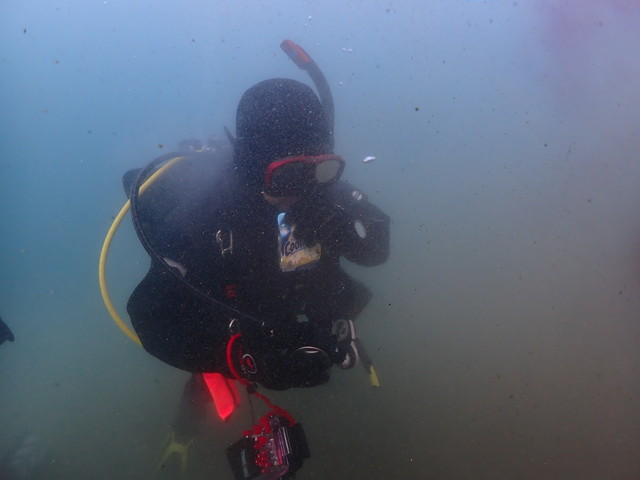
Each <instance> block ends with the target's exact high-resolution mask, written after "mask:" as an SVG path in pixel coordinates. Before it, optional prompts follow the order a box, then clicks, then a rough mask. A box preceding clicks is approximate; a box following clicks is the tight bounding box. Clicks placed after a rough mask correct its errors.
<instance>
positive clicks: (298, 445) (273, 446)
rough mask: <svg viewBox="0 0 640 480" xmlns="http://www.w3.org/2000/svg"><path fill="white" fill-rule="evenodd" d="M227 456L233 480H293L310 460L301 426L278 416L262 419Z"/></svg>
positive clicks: (273, 415) (229, 449)
mask: <svg viewBox="0 0 640 480" xmlns="http://www.w3.org/2000/svg"><path fill="white" fill-rule="evenodd" d="M226 453H227V458H228V459H229V463H230V464H231V469H232V470H233V473H234V475H235V478H236V480H249V479H253V480H277V479H279V478H283V479H288V478H294V476H295V472H297V471H298V470H300V468H301V467H302V462H303V461H304V459H305V458H309V456H310V454H309V446H308V445H307V439H306V437H305V435H304V430H303V429H302V425H300V424H299V423H296V424H294V425H292V422H290V421H289V419H287V418H285V417H284V416H282V415H279V414H277V413H269V414H267V415H265V416H264V417H262V418H261V419H260V421H259V422H258V424H257V425H256V426H254V427H253V429H252V430H247V431H245V432H244V434H243V437H242V438H241V439H240V440H238V441H237V442H235V443H234V444H233V445H231V446H230V447H229V448H227V450H226Z"/></svg>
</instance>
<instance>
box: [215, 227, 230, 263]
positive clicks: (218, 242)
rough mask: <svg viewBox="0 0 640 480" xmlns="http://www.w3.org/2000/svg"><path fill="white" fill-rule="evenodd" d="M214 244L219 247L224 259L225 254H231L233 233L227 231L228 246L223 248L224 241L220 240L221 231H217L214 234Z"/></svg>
mask: <svg viewBox="0 0 640 480" xmlns="http://www.w3.org/2000/svg"><path fill="white" fill-rule="evenodd" d="M216 243H217V244H218V247H220V253H221V254H222V256H223V257H226V256H227V254H229V253H233V232H232V231H231V230H229V243H228V246H226V247H225V246H224V239H223V238H222V230H218V231H217V232H216Z"/></svg>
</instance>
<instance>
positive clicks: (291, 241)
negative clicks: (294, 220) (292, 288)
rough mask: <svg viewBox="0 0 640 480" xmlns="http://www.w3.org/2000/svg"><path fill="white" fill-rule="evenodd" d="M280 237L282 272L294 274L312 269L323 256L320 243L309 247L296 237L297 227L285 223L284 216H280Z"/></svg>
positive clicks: (279, 248) (279, 247)
mask: <svg viewBox="0 0 640 480" xmlns="http://www.w3.org/2000/svg"><path fill="white" fill-rule="evenodd" d="M278 226H279V227H280V237H279V238H278V250H279V251H280V270H281V271H283V272H293V271H296V270H304V269H308V268H312V267H313V266H314V265H315V264H316V263H317V262H318V261H319V260H320V256H321V255H322V248H321V246H320V244H319V243H316V244H315V245H312V246H310V247H308V246H307V245H305V244H304V242H302V241H301V240H297V239H296V237H295V226H293V227H290V226H289V225H288V224H287V223H285V219H284V214H280V215H278Z"/></svg>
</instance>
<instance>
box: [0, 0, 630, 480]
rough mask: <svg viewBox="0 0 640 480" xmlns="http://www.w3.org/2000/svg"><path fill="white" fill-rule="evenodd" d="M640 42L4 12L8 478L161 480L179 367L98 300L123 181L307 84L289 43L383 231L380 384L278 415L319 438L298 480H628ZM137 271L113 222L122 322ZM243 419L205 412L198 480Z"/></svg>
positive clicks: (553, 31)
mask: <svg viewBox="0 0 640 480" xmlns="http://www.w3.org/2000/svg"><path fill="white" fill-rule="evenodd" d="M533 5H535V6H533ZM639 22H640V4H638V2H637V1H635V0H602V1H600V2H588V3H586V2H582V1H578V0H538V1H536V2H523V1H511V2H498V1H471V0H467V1H463V0H449V1H444V0H441V1H433V0H427V1H417V0H413V2H411V1H406V2H396V1H378V0H374V1H354V2H338V1H334V0H332V1H324V2H311V1H293V0H282V1H278V2H267V1H264V2H260V1H244V2H239V1H235V2H205V1H195V0H187V1H183V2H152V1H150V0H144V1H138V2H124V1H121V0H108V1H103V0H97V1H86V0H83V1H79V0H69V1H66V2H44V1H41V0H32V1H30V2H23V1H18V0H5V1H4V2H2V5H0V27H1V28H0V39H1V41H0V64H1V66H2V75H0V92H2V109H1V112H2V113H1V114H0V153H1V157H0V158H1V160H0V196H1V198H2V205H3V208H2V209H1V213H0V215H1V220H2V233H1V235H2V247H3V248H2V249H1V250H0V261H1V264H2V275H1V276H0V282H1V283H0V315H1V316H2V318H3V319H4V320H5V321H6V322H7V324H8V325H9V326H10V327H11V329H12V331H13V333H14V334H15V342H14V343H9V342H6V343H4V344H3V345H2V346H0V399H1V400H0V419H1V420H2V426H1V428H0V458H1V457H2V455H3V454H4V453H5V452H7V451H10V450H11V449H12V445H15V442H16V439H20V438H21V437H20V436H21V435H25V434H24V432H29V433H28V434H29V435H32V436H33V437H30V438H33V440H32V442H33V443H32V445H33V447H32V448H33V450H31V451H30V452H31V453H32V455H31V456H29V455H27V457H28V458H30V459H31V460H34V462H35V463H38V465H37V468H36V466H35V465H34V469H33V474H32V475H31V476H30V477H29V478H30V479H31V480H33V479H36V478H46V479H48V480H55V479H65V480H68V479H105V480H106V479H115V478H118V479H122V480H125V479H132V480H133V479H136V480H137V479H151V478H153V473H154V468H155V467H156V462H157V461H158V458H159V455H160V450H161V448H162V445H163V442H164V441H165V439H166V438H167V434H168V424H169V422H170V421H171V418H172V416H173V414H174V412H175V409H176V407H177V403H178V399H179V396H180V392H181V389H182V385H183V383H184V381H185V379H186V374H185V373H184V372H180V371H177V370H175V369H172V368H170V367H168V366H166V365H164V364H162V363H161V362H160V361H158V360H156V359H154V358H153V357H151V356H150V355H148V354H146V353H145V352H144V351H143V350H142V349H141V348H139V347H137V346H136V345H135V344H134V343H133V342H131V341H130V340H129V339H127V338H126V337H125V336H124V335H123V334H122V333H121V332H120V331H119V330H118V329H117V328H116V326H115V325H114V324H113V322H112V321H111V320H110V318H109V315H108V313H107V312H106V310H105V308H104V306H103V304H102V300H101V297H100V291H99V288H98V281H97V262H98V255H99V252H100V248H101V245H102V241H103V239H104V235H105V234H106V232H107V229H108V228H109V226H110V224H111V222H112V220H113V216H115V215H116V213H117V211H118V209H119V208H120V207H121V206H122V203H123V202H124V194H123V190H122V187H121V184H120V177H121V175H122V174H123V173H124V172H125V171H126V170H128V169H129V168H133V167H136V166H140V165H142V164H144V163H146V162H148V161H149V160H151V159H153V158H154V157H156V156H158V155H161V154H164V153H167V152H168V151H170V150H171V149H173V148H174V146H176V145H177V143H178V142H179V141H180V140H181V139H184V138H191V137H197V138H200V139H202V140H207V138H208V137H209V136H210V135H212V134H216V135H218V136H222V135H223V130H222V128H223V126H225V125H226V126H228V127H230V128H231V129H232V130H233V128H232V127H233V126H234V116H235V107H236V103H237V101H238V99H239V97H240V95H241V94H242V92H243V91H244V90H245V89H246V88H248V87H249V86H251V85H252V84H253V83H255V82H257V81H259V80H262V79H265V78H269V77H275V76H284V77H291V78H296V79H299V80H302V81H305V82H307V83H309V82H308V78H306V77H305V76H304V73H303V72H301V71H300V70H298V69H297V68H296V67H295V66H294V65H293V64H292V63H291V62H290V61H289V60H288V59H287V57H286V55H284V54H283V53H282V52H281V50H280V48H279V44H280V41H281V40H283V39H284V38H291V39H292V40H294V41H296V42H298V43H300V44H301V45H302V46H303V47H305V48H306V49H307V50H308V51H309V52H310V53H311V54H312V55H313V56H314V58H315V59H316V61H317V62H318V64H319V65H320V66H321V68H322V69H323V71H324V73H325V75H326V76H327V78H328V80H329V83H330V84H331V87H332V89H333V93H334V97H335V104H336V151H337V153H340V154H341V155H342V156H343V157H345V158H346V159H347V161H348V166H347V169H346V171H345V177H346V178H347V179H348V180H350V181H352V182H353V183H354V184H356V185H358V186H360V187H361V188H362V189H363V190H364V191H365V192H367V193H368V194H369V196H370V197H371V199H372V200H373V201H374V202H375V203H376V204H378V205H380V206H381V207H382V208H383V209H384V210H385V211H387V212H388V213H389V215H390V216H391V217H392V219H393V240H392V242H393V245H392V248H393V252H392V258H391V259H390V261H389V262H387V263H386V264H385V265H383V266H382V267H378V268H374V269H366V268H356V267H352V266H348V268H349V270H350V271H352V272H353V274H354V275H355V276H357V277H358V278H360V279H362V280H363V281H364V282H365V283H367V284H368V285H369V286H370V287H371V288H372V290H373V291H374V293H375V297H374V299H373V301H372V302H371V303H370V305H369V306H368V307H367V310H366V311H365V312H364V314H363V315H362V317H361V318H360V319H359V333H360V336H361V337H362V339H363V341H365V342H366V344H367V346H368V350H369V351H370V353H371V355H372V357H373V358H374V360H375V363H376V366H377V370H378V374H379V377H380V380H381V382H382V385H383V386H382V388H380V389H376V390H372V389H371V387H370V386H369V385H368V380H367V377H366V375H365V374H364V373H363V371H362V370H361V369H356V370H353V371H348V372H343V371H335V372H334V375H333V378H332V381H331V382H330V384H328V385H326V386H322V387H318V388H314V389H310V390H292V391H287V392H277V393H274V394H273V395H272V398H273V400H274V401H276V402H278V403H280V404H282V405H283V406H285V407H286V408H287V409H289V410H290V411H291V412H292V413H293V414H294V415H296V416H297V418H298V419H299V420H300V421H301V422H302V423H303V424H304V426H305V430H306V432H307V436H308V438H309V443H310V447H311V450H312V457H311V459H310V460H308V461H307V462H306V463H305V466H304V468H303V469H302V470H301V471H300V473H299V475H298V476H297V478H299V479H300V480H304V479H392V478H393V479H396V478H398V479H409V478H416V479H419V478H420V479H438V480H440V479H442V480H445V479H446V480H451V479H474V480H479V479H483V480H484V479H487V480H488V479H498V480H501V479H522V480H540V479H545V480H547V479H558V480H564V479H581V480H591V479H593V480H602V479H612V480H635V479H637V478H640V456H639V455H638V451H640V401H639V399H640V386H639V382H638V379H639V378H640V321H639V319H640V315H639V312H640V213H639V212H640V209H639V207H640V161H639V160H638V152H640V130H639V127H640V93H639V92H640V90H638V84H639V83H640V56H638V54H637V46H638V45H639V44H640V29H639V28H638V24H639ZM366 156H375V157H376V160H375V161H373V162H371V163H366V164H364V163H362V159H363V158H364V157H366ZM147 264H148V259H147V256H146V254H145V252H144V250H143V249H142V247H141V246H140V245H139V242H138V240H137V238H136V237H135V234H134V232H133V229H132V227H131V225H130V221H129V219H128V218H127V219H126V221H125V222H124V224H123V226H122V227H121V229H120V231H119V232H118V235H117V237H116V239H115V241H114V244H113V246H112V248H111V253H110V256H109V263H108V279H109V288H110V291H111V294H112V296H113V299H114V302H115V304H116V308H117V309H118V311H119V312H120V313H121V314H123V315H124V314H125V308H124V307H125V303H126V299H127V297H128V294H129V293H130V292H131V290H132V289H133V287H134V286H135V285H136V284H137V282H138V281H139V280H140V278H141V277H142V275H144V273H145V271H146V268H147ZM248 410H249V409H248V408H247V403H246V401H245V403H244V405H243V408H242V409H241V411H240V413H239V415H238V417H237V418H236V419H235V420H232V421H230V422H229V423H227V424H222V423H221V422H220V421H218V420H216V419H215V418H213V416H212V418H211V419H210V422H209V423H210V428H208V429H207V433H206V434H205V435H203V437H202V438H201V439H199V441H198V442H197V443H196V444H195V445H194V446H193V448H192V453H191V459H190V460H191V468H192V470H191V473H190V477H189V478H193V479H213V478H216V479H226V478H229V479H230V478H231V472H230V470H229V468H228V466H227V463H226V459H225V457H224V448H225V447H226V446H227V445H228V444H229V443H230V442H232V441H234V440H235V439H236V438H237V437H239V435H240V433H241V432H242V430H244V429H245V428H247V427H248V426H249V425H250V423H251V420H250V418H249V412H248ZM160 477H162V474H161V475H160V476H159V477H158V478H160ZM164 477H165V478H170V477H168V475H164Z"/></svg>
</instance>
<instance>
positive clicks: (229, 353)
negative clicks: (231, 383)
mask: <svg viewBox="0 0 640 480" xmlns="http://www.w3.org/2000/svg"><path fill="white" fill-rule="evenodd" d="M241 336H242V335H241V334H240V333H236V334H235V335H233V336H232V337H231V338H230V339H229V343H227V364H228V365H229V370H231V374H232V375H233V376H234V377H235V378H236V380H238V381H239V382H240V383H241V384H243V385H244V386H246V387H252V384H251V383H250V382H249V381H248V380H247V379H245V378H242V377H241V376H240V374H238V371H237V370H236V367H235V366H234V365H233V356H232V352H233V344H234V343H235V341H236V340H238V339H239V338H240V337H241ZM248 391H249V392H250V393H251V394H253V395H254V396H256V397H257V398H259V399H260V400H262V401H263V402H264V403H265V404H266V405H267V407H269V408H270V409H271V410H272V413H277V414H280V415H282V416H283V417H284V418H286V419H287V421H288V422H289V423H290V424H291V426H292V427H293V426H294V425H295V424H296V421H295V419H294V418H293V416H292V415H291V414H290V413H289V412H287V411H286V410H285V409H284V408H282V407H280V406H278V405H275V404H274V403H271V400H269V399H268V398H267V397H265V396H264V395H262V394H261V393H258V392H257V391H256V390H255V389H252V388H249V390H248Z"/></svg>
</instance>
